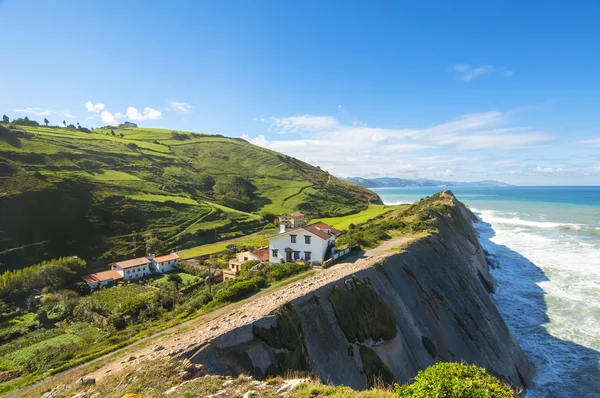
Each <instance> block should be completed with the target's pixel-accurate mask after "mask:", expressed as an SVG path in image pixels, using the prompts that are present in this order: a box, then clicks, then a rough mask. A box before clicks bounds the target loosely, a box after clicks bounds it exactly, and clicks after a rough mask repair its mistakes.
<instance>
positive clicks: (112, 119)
mask: <svg viewBox="0 0 600 398" xmlns="http://www.w3.org/2000/svg"><path fill="white" fill-rule="evenodd" d="M85 107H86V109H87V110H88V111H90V112H93V113H100V120H102V122H103V123H105V124H118V123H119V121H125V120H131V121H136V122H137V121H143V120H161V119H162V112H161V111H159V110H156V109H153V108H150V107H145V108H144V110H143V111H142V112H140V111H138V109H137V108H135V107H133V106H130V107H129V108H127V111H125V113H121V112H117V113H112V112H109V111H108V110H106V106H105V105H104V104H100V103H98V104H93V103H92V102H91V101H88V102H86V104H85ZM90 117H92V118H95V116H94V115H92V116H90ZM90 117H88V118H87V119H89V118H90Z"/></svg>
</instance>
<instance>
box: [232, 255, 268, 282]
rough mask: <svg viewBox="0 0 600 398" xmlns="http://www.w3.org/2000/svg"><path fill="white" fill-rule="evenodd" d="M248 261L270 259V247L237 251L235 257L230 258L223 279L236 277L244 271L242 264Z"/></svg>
mask: <svg viewBox="0 0 600 398" xmlns="http://www.w3.org/2000/svg"><path fill="white" fill-rule="evenodd" d="M247 261H260V262H266V261H269V248H268V247H262V248H260V249H256V250H252V251H245V252H242V253H237V254H236V255H235V258H232V259H231V260H229V267H228V268H227V269H224V270H223V279H225V280H228V279H234V278H236V277H237V276H238V275H239V274H240V272H241V271H242V265H243V264H244V263H245V262H247Z"/></svg>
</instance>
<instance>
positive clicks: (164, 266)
mask: <svg viewBox="0 0 600 398" xmlns="http://www.w3.org/2000/svg"><path fill="white" fill-rule="evenodd" d="M150 259H151V260H152V267H153V268H154V271H156V272H160V273H161V274H164V273H165V272H170V271H173V270H174V269H175V265H176V264H177V263H178V262H179V256H178V255H177V254H175V253H171V254H167V255H166V256H159V257H154V258H152V257H150Z"/></svg>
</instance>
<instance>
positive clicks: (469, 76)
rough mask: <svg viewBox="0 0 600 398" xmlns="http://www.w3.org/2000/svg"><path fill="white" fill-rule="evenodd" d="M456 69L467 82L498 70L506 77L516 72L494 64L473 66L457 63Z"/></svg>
mask: <svg viewBox="0 0 600 398" xmlns="http://www.w3.org/2000/svg"><path fill="white" fill-rule="evenodd" d="M454 70H455V71H456V72H458V73H459V74H460V79H461V80H464V81H465V82H470V81H471V80H473V79H475V78H476V77H480V76H484V75H489V74H491V73H494V72H497V73H500V74H502V76H504V77H512V76H514V74H515V72H514V71H512V70H509V69H507V68H505V67H497V66H494V65H481V66H478V67H471V66H470V65H469V64H456V65H454Z"/></svg>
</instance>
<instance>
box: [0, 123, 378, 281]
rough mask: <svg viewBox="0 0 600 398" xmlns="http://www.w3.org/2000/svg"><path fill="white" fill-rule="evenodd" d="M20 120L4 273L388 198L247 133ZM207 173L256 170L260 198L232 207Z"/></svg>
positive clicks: (7, 201)
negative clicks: (85, 127) (147, 237)
mask: <svg viewBox="0 0 600 398" xmlns="http://www.w3.org/2000/svg"><path fill="white" fill-rule="evenodd" d="M1 128H2V125H0V129H1ZM17 128H18V129H21V130H25V131H27V133H28V134H27V136H23V135H19V134H17V135H15V134H11V133H9V134H7V133H6V130H5V131H4V132H0V218H2V219H3V223H2V224H1V225H0V271H1V270H2V269H6V268H19V267H22V266H24V265H29V264H32V263H35V262H38V261H40V260H42V259H45V258H49V257H57V256H61V255H71V254H78V255H80V256H82V257H84V258H85V259H87V260H94V259H99V260H101V262H102V263H106V261H109V260H113V259H119V258H123V257H125V256H129V255H132V254H134V249H133V247H132V245H131V241H132V238H133V237H134V236H135V237H136V240H137V247H136V248H135V252H136V254H142V253H143V238H142V236H141V233H142V232H144V231H147V230H153V231H154V232H155V234H156V235H157V236H158V237H159V238H160V239H161V240H162V241H163V244H164V245H165V246H166V247H165V250H170V249H175V248H177V247H179V248H185V247H192V246H196V245H199V244H202V243H208V242H211V241H214V239H215V230H216V231H217V232H216V234H217V236H218V237H219V238H224V237H228V236H235V235H240V234H241V233H242V232H243V233H248V232H253V231H257V230H260V229H261V228H262V227H263V226H264V225H265V221H263V220H262V218H261V217H260V215H259V213H262V212H274V213H280V212H285V211H292V210H300V211H304V212H306V213H309V214H312V215H314V216H334V215H341V214H348V213H354V212H357V211H359V210H363V209H366V208H367V206H368V203H369V202H372V201H376V200H378V198H377V196H376V195H375V194H373V193H372V192H370V191H368V190H365V189H363V188H360V187H357V186H353V185H351V184H348V183H346V182H343V181H341V180H339V179H337V178H335V177H333V176H331V175H329V174H328V173H326V172H324V171H321V170H320V169H318V168H316V167H313V166H310V165H308V164H306V163H303V162H301V161H299V160H296V159H294V158H291V157H288V156H285V155H281V154H278V153H276V152H273V151H270V150H267V149H264V148H260V147H257V146H254V145H251V144H249V143H247V142H245V141H243V140H241V139H231V138H224V137H220V136H211V135H203V134H192V135H191V137H192V138H191V139H187V140H175V139H173V138H172V135H171V131H170V130H161V129H142V128H137V129H124V130H116V131H115V132H116V133H117V134H119V133H121V132H123V133H124V135H125V136H124V138H119V137H118V136H117V137H114V136H112V135H110V130H103V129H97V130H95V131H93V132H92V133H90V134H88V133H84V132H80V131H73V130H67V129H62V128H51V127H28V126H17ZM107 133H109V134H108V135H107ZM128 144H129V147H128V146H127V145H128ZM131 144H135V145H136V146H137V147H132V145H131ZM202 176H210V177H212V178H214V180H215V181H216V182H217V183H218V182H219V181H221V180H224V179H227V178H231V177H232V176H240V177H244V178H247V179H248V180H250V181H251V182H252V184H254V185H255V186H256V190H255V192H254V196H253V198H252V203H251V204H249V205H248V207H247V208H246V209H244V210H245V211H239V210H235V209H232V208H230V207H227V206H226V205H224V203H220V199H219V197H216V196H215V195H214V194H213V191H212V188H211V187H210V186H209V187H207V186H206V185H203V184H202V183H201V181H200V177H202Z"/></svg>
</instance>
